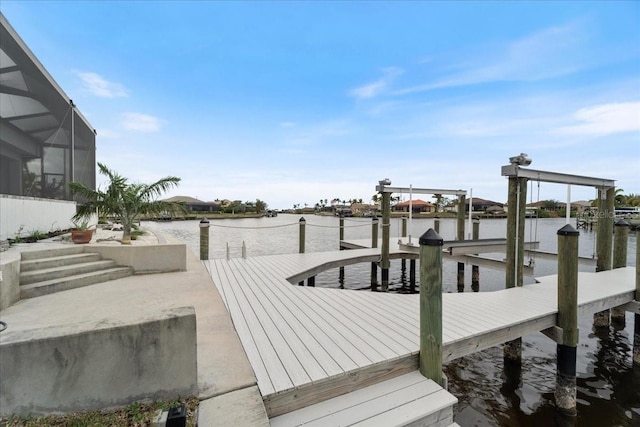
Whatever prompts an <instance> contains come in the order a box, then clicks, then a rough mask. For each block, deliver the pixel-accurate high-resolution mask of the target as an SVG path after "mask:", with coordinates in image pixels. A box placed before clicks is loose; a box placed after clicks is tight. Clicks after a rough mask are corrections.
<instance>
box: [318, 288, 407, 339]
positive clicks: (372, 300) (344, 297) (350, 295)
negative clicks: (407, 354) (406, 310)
mask: <svg viewBox="0 0 640 427" xmlns="http://www.w3.org/2000/svg"><path fill="white" fill-rule="evenodd" d="M327 295H330V296H332V297H334V298H339V299H340V301H341V302H344V303H348V304H349V306H350V307H353V308H354V309H356V310H361V311H362V312H363V313H365V314H366V315H368V316H373V317H374V319H373V320H374V321H375V322H376V324H377V323H378V322H379V319H378V317H380V318H383V319H387V320H388V321H390V322H392V323H393V324H394V325H395V327H394V328H392V329H393V333H394V334H396V333H399V334H400V335H402V336H404V337H405V338H407V339H409V340H410V341H411V342H413V337H414V334H412V333H410V332H406V333H405V331H406V329H405V328H403V327H401V326H402V325H401V324H398V320H399V319H400V321H401V322H402V323H403V324H406V326H407V327H408V328H415V327H416V325H415V322H408V321H407V322H406V323H405V320H404V316H398V309H399V306H397V305H394V307H395V308H396V310H393V309H392V307H390V305H391V303H392V302H395V301H394V300H397V298H393V297H391V298H384V299H385V300H386V301H387V302H388V303H389V304H387V305H385V304H382V303H381V302H382V298H381V296H380V294H378V293H371V292H365V293H364V295H362V293H361V292H358V291H344V290H337V289H336V290H333V292H331V293H327ZM389 296H390V295H389ZM365 309H366V310H365ZM418 328H419V326H418Z"/></svg>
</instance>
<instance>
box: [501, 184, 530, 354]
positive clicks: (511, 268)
mask: <svg viewBox="0 0 640 427" xmlns="http://www.w3.org/2000/svg"><path fill="white" fill-rule="evenodd" d="M526 202H527V178H518V177H509V196H508V200H507V210H508V212H507V265H506V274H505V285H506V288H513V287H516V286H522V285H523V265H524V229H525V227H524V220H525V208H526ZM503 352H504V360H505V362H516V363H522V338H516V339H515V340H512V341H508V342H506V343H505V344H504V347H503Z"/></svg>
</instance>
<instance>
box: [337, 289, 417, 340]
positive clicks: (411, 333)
mask: <svg viewBox="0 0 640 427" xmlns="http://www.w3.org/2000/svg"><path fill="white" fill-rule="evenodd" d="M353 292H358V291H349V292H347V293H346V294H347V296H348V297H350V300H351V301H352V302H354V303H355V302H356V301H357V299H359V298H357V297H358V295H351V293H353ZM372 296H373V295H372ZM386 299H387V300H388V301H382V299H381V298H362V300H366V302H367V303H368V305H369V306H370V307H371V308H372V309H373V310H375V311H376V313H381V314H384V315H383V316H382V317H384V318H386V319H387V320H389V321H392V322H393V324H394V325H395V326H396V328H399V330H400V331H406V332H407V333H406V334H403V335H404V336H406V337H407V338H408V339H411V340H412V339H413V338H414V337H415V333H416V332H417V333H419V331H420V325H419V323H416V322H415V318H414V313H411V312H410V311H409V310H407V305H406V304H397V303H398V302H399V301H398V300H397V298H386ZM385 302H386V303H387V304H385ZM399 314H400V315H399Z"/></svg>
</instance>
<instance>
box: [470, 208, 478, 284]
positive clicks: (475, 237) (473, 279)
mask: <svg viewBox="0 0 640 427" xmlns="http://www.w3.org/2000/svg"><path fill="white" fill-rule="evenodd" d="M479 238H480V218H478V217H477V216H474V217H473V232H472V239H473V240H478V239H479ZM471 290H472V291H473V292H478V291H479V290H480V267H478V266H477V265H472V266H471Z"/></svg>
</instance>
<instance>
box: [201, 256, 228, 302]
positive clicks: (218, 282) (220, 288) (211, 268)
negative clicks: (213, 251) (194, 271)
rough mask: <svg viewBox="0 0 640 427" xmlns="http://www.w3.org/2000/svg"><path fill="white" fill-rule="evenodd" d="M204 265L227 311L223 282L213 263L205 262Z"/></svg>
mask: <svg viewBox="0 0 640 427" xmlns="http://www.w3.org/2000/svg"><path fill="white" fill-rule="evenodd" d="M204 263H205V265H206V266H207V270H208V271H209V275H210V276H211V279H212V280H213V284H214V285H215V286H216V288H217V289H218V291H219V292H220V296H221V297H222V301H223V302H224V305H225V307H227V310H229V304H228V303H227V297H226V295H225V289H224V286H223V285H224V281H223V280H222V278H221V277H220V275H219V274H218V269H217V267H216V266H215V261H211V260H207V261H205V262H204ZM212 263H213V265H211V264H212Z"/></svg>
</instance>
